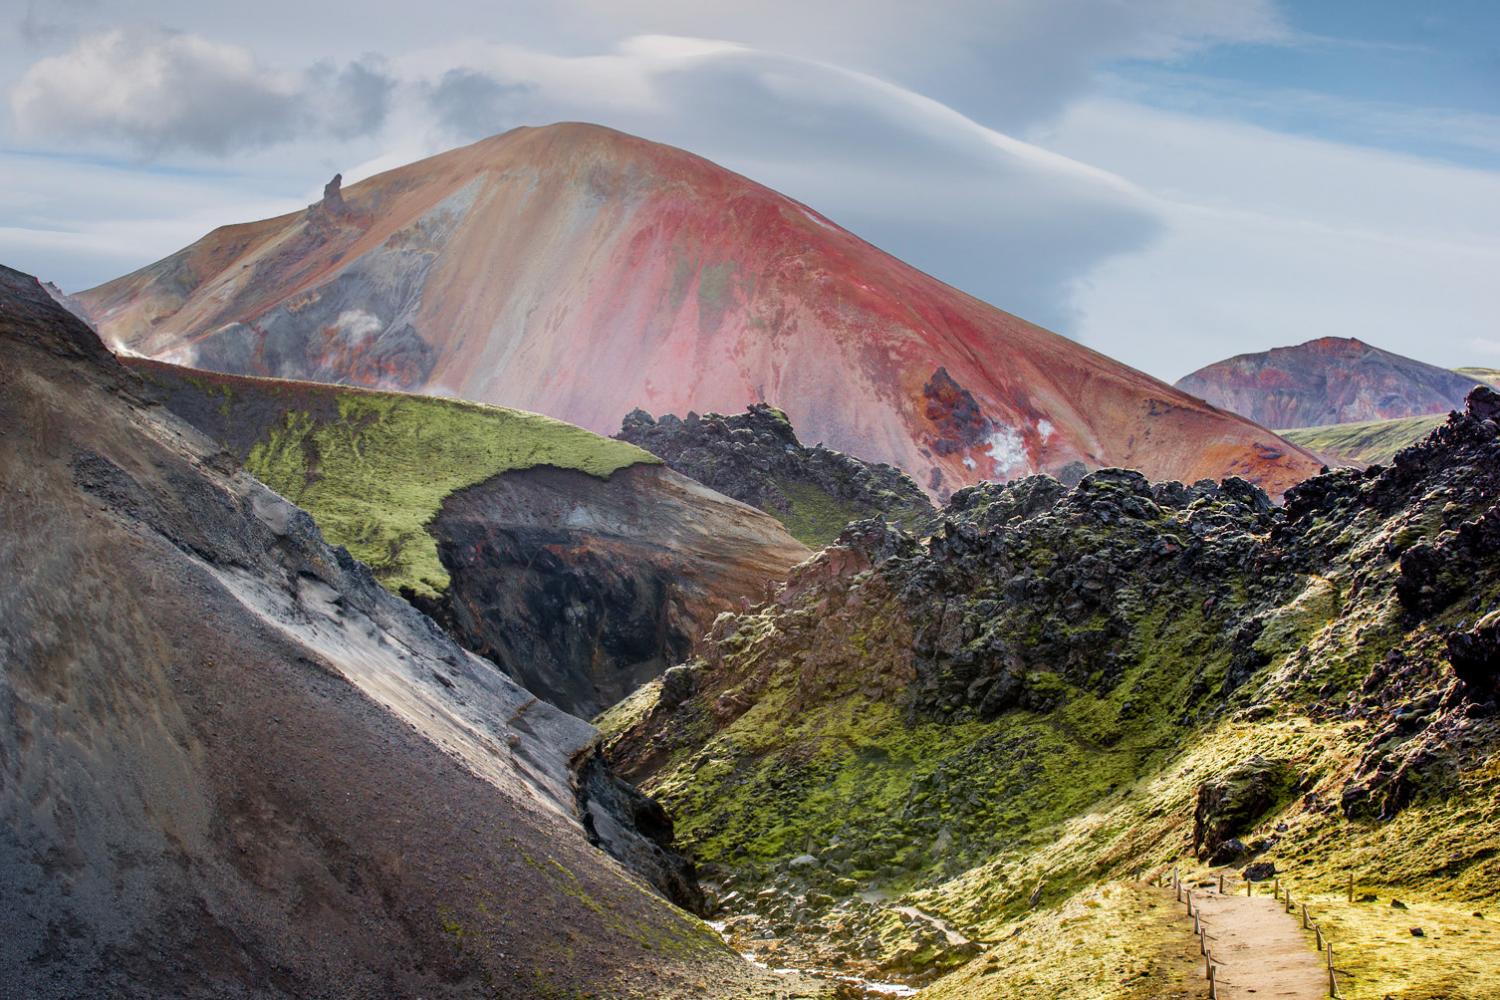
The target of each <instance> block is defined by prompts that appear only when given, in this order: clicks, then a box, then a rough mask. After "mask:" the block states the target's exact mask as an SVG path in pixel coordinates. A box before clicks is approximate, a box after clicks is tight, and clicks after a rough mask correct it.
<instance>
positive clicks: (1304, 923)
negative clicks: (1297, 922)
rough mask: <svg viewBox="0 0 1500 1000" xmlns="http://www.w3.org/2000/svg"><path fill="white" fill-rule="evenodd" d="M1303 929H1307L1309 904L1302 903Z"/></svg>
mask: <svg viewBox="0 0 1500 1000" xmlns="http://www.w3.org/2000/svg"><path fill="white" fill-rule="evenodd" d="M1302 929H1303V930H1307V904H1306V903H1303V904H1302Z"/></svg>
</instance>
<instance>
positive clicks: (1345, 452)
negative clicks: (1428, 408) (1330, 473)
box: [1281, 413, 1447, 469]
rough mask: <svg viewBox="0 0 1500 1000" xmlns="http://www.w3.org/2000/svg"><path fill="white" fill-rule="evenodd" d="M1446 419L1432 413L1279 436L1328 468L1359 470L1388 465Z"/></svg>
mask: <svg viewBox="0 0 1500 1000" xmlns="http://www.w3.org/2000/svg"><path fill="white" fill-rule="evenodd" d="M1446 419H1447V416H1446V414H1438V413H1434V414H1432V415H1430V416H1426V417H1398V418H1396V419H1394V420H1367V421H1363V422H1360V423H1353V424H1325V425H1324V426H1322V427H1299V428H1297V429H1295V430H1289V431H1282V432H1281V434H1282V436H1283V437H1285V438H1286V439H1287V440H1288V441H1293V442H1295V443H1297V444H1299V445H1301V446H1302V447H1304V448H1306V449H1307V450H1308V451H1310V452H1313V453H1314V454H1317V455H1321V456H1323V457H1324V458H1325V459H1327V460H1328V464H1330V465H1350V466H1353V467H1355V468H1357V469H1362V468H1364V467H1365V466H1368V465H1385V464H1388V463H1389V462H1390V461H1391V459H1393V458H1395V457H1396V453H1397V452H1398V451H1400V450H1401V449H1402V448H1409V447H1411V446H1412V445H1414V444H1416V443H1417V442H1418V441H1421V440H1422V439H1423V438H1425V437H1427V435H1428V434H1431V433H1432V432H1433V430H1435V429H1436V428H1437V427H1439V426H1440V425H1441V424H1442V423H1443V421H1444V420H1446Z"/></svg>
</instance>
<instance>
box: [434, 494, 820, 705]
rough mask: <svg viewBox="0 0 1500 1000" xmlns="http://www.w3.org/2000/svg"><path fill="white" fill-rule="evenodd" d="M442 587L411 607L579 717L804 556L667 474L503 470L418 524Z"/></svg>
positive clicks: (766, 521)
mask: <svg viewBox="0 0 1500 1000" xmlns="http://www.w3.org/2000/svg"><path fill="white" fill-rule="evenodd" d="M427 530H428V531H429V532H431V534H432V535H433V537H434V538H436V539H437V542H438V554H439V557H440V558H441V559H442V562H443V565H444V567H445V568H446V569H447V570H448V574H449V579H450V584H449V586H448V589H447V590H446V591H445V592H444V593H443V595H442V596H441V597H440V598H438V599H436V600H420V601H419V602H418V603H419V604H421V605H422V606H423V607H425V608H427V609H428V610H430V611H431V612H432V614H433V615H434V617H435V618H437V619H438V621H440V622H442V623H443V624H444V625H445V626H446V627H447V628H448V630H449V632H451V633H452V634H453V635H454V636H455V637H456V638H457V639H458V640H459V641H460V642H461V643H462V644H463V645H464V646H465V647H467V648H469V649H472V650H474V651H475V652H477V653H480V654H481V655H483V656H486V657H488V658H489V659H491V660H493V661H494V662H495V663H497V664H499V665H500V666H501V667H502V668H503V669H504V670H505V671H506V673H508V674H510V675H511V676H512V677H514V678H516V679H517V680H519V681H520V682H521V683H522V684H524V685H526V687H527V688H528V689H529V690H531V691H533V692H535V693H536V694H537V695H539V696H541V697H543V698H546V699H547V700H548V701H550V702H552V703H553V704H555V705H559V706H562V707H564V708H566V709H567V710H569V711H572V712H575V713H578V714H580V715H583V716H592V715H594V714H596V713H598V712H601V711H603V710H604V709H606V708H608V707H609V706H610V705H613V704H614V703H615V702H617V701H619V700H620V699H621V698H624V697H625V696H626V695H627V694H629V693H630V692H632V691H634V690H635V689H636V688H637V687H639V686H640V685H642V684H644V683H645V682H647V681H649V680H651V679H653V678H655V677H658V676H660V675H661V674H662V672H663V671H665V670H666V669H667V667H669V666H671V665H672V664H673V663H680V662H682V661H683V660H685V659H688V658H689V657H691V656H692V655H693V654H694V653H695V652H696V650H697V647H698V642H699V640H700V639H701V638H702V637H703V635H705V634H706V633H707V631H708V628H709V626H710V625H712V624H713V621H714V619H715V618H716V617H717V616H718V615H719V614H720V613H722V612H725V611H738V610H742V609H743V608H744V607H746V606H748V604H749V603H752V602H758V601H760V600H763V599H764V598H765V596H766V594H767V593H768V591H769V587H770V585H771V583H772V581H774V580H776V579H778V578H779V577H781V576H783V575H785V573H786V572H787V571H788V570H789V569H791V567H792V566H794V565H795V564H797V563H798V562H801V561H802V560H803V559H804V558H806V557H807V556H808V555H809V553H808V551H807V549H805V548H804V547H803V546H801V545H799V544H798V543H796V542H795V541H793V540H792V539H791V538H790V537H789V536H788V535H787V534H786V533H785V532H784V531H782V530H781V526H780V525H778V524H777V523H776V522H775V521H773V520H771V519H770V518H769V517H766V516H765V515H763V514H761V513H760V512H758V511H755V510H752V509H750V508H749V507H746V506H745V505H744V504H741V503H738V502H736V501H734V500H730V499H728V498H727V497H723V496H720V495H718V494H717V493H714V492H713V491H711V490H709V489H706V488H705V487H703V486H701V485H699V484H698V483H695V482H693V481H691V480H689V479H686V478H685V477H683V476H680V475H678V474H677V473H675V472H673V471H672V470H670V469H666V468H663V467H661V466H653V465H633V466H630V467H628V468H625V469H622V470H620V471H619V472H616V473H615V474H614V475H612V476H611V477H610V478H609V479H607V480H603V481H600V480H598V479H595V478H593V477H590V476H588V475H586V474H584V473H582V472H578V471H576V470H567V469H555V468H537V469H529V470H522V471H517V472H508V473H504V474H502V475H500V476H496V477H494V478H493V479H490V480H487V481H486V482H483V483H480V484H479V485H477V486H473V487H470V488H468V489H465V490H461V491H459V492H457V493H454V494H453V495H451V496H449V497H448V498H447V499H446V500H445V501H444V502H443V505H442V508H441V510H440V511H439V512H438V515H437V516H436V517H435V518H433V520H432V521H431V522H430V523H429V524H428V526H427Z"/></svg>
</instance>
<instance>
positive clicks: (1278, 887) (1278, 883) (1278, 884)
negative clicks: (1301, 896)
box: [1275, 876, 1281, 900]
mask: <svg viewBox="0 0 1500 1000" xmlns="http://www.w3.org/2000/svg"><path fill="white" fill-rule="evenodd" d="M1275 895H1276V898H1277V900H1280V899H1281V877H1280V876H1277V878H1276V893H1275Z"/></svg>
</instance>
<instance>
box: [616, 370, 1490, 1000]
mask: <svg viewBox="0 0 1500 1000" xmlns="http://www.w3.org/2000/svg"><path fill="white" fill-rule="evenodd" d="M1474 405H1475V412H1474V414H1473V415H1470V416H1463V417H1457V416H1456V417H1453V418H1451V419H1450V420H1449V421H1448V423H1446V424H1445V425H1444V426H1443V427H1442V428H1441V429H1439V431H1438V432H1436V433H1435V434H1434V435H1433V437H1432V438H1431V439H1430V440H1429V441H1428V442H1427V443H1425V444H1423V445H1422V446H1420V447H1417V448H1413V449H1408V450H1407V451H1405V452H1403V453H1402V454H1401V455H1400V456H1399V457H1398V458H1397V459H1396V461H1395V462H1394V464H1393V465H1392V466H1391V467H1389V468H1385V469H1381V470H1374V471H1372V472H1369V473H1364V472H1359V471H1355V470H1343V471H1339V472H1335V473H1332V474H1329V475H1325V476H1322V477H1319V478H1317V479H1314V480H1311V481H1309V482H1307V483H1305V484H1304V485H1303V486H1301V487H1298V488H1296V489H1294V490H1292V491H1291V492H1290V493H1289V495H1288V501H1287V505H1286V507H1285V508H1284V509H1277V508H1273V507H1272V506H1271V505H1270V504H1269V503H1268V502H1267V501H1266V499H1265V497H1264V495H1263V494H1261V493H1259V491H1257V490H1255V489H1253V488H1252V487H1249V486H1248V485H1247V484H1244V483H1240V482H1237V481H1233V480H1231V481H1227V482H1225V483H1223V484H1212V483H1202V484H1198V485H1196V486H1193V487H1183V486H1181V485H1180V484H1158V485H1151V484H1149V483H1147V482H1146V481H1145V480H1144V479H1142V478H1141V477H1139V476H1137V475H1135V474H1133V473H1124V472H1119V471H1105V472H1101V473H1095V474H1093V475H1091V476H1089V477H1087V478H1086V479H1085V480H1084V481H1083V483H1082V484H1080V485H1079V486H1078V487H1077V488H1076V489H1073V490H1071V491H1070V490H1067V489H1065V488H1063V487H1062V486H1061V485H1060V484H1058V483H1056V482H1055V481H1053V480H1049V479H1046V478H1045V477H1038V478H1033V479H1029V480H1023V481H1020V482H1017V483H1014V484H1010V485H1007V486H1003V487H1000V486H996V487H975V488H973V489H970V490H966V491H962V492H960V493H959V494H957V495H956V496H955V498H954V502H953V504H952V505H951V506H950V507H949V508H948V509H946V510H945V511H944V512H943V513H944V521H943V523H942V525H941V527H940V528H939V530H938V531H937V532H936V533H935V534H934V535H933V536H932V538H931V540H930V541H929V542H928V543H927V544H925V545H923V544H919V543H918V542H917V541H916V540H914V539H913V538H912V537H911V536H909V535H905V534H903V533H901V532H899V531H894V530H891V529H890V528H889V527H887V526H886V525H885V524H884V523H881V522H863V523H861V524H860V525H857V526H851V528H850V530H848V531H846V532H845V533H844V535H843V536H842V537H841V538H840V540H839V542H838V544H836V545H834V546H832V547H830V548H829V549H827V550H826V551H825V552H824V553H823V554H821V555H820V556H819V557H818V558H817V559H815V560H813V561H810V562H809V563H807V564H804V566H802V567H800V568H799V570H798V571H797V573H796V574H794V576H793V578H792V579H791V581H790V582H789V583H788V585H787V586H786V588H784V590H783V591H782V592H781V593H780V595H779V596H778V597H777V599H776V600H775V601H774V602H772V603H770V604H768V605H766V606H764V607H762V608H760V609H757V610H755V611H753V612H751V613H748V614H744V615H740V616H737V617H733V618H725V619H721V620H720V623H719V624H718V626H717V627H716V630H715V634H714V641H713V642H712V643H711V644H710V645H709V647H708V648H707V650H706V651H705V653H704V655H703V656H702V657H701V659H699V660H698V661H696V662H694V663H692V664H690V665H689V666H687V667H684V668H679V669H678V670H674V671H672V672H669V673H668V675H667V677H666V678H665V679H664V681H663V682H661V683H659V684H657V685H654V686H652V687H650V688H647V689H644V690H643V691H642V692H640V693H639V694H638V695H637V696H636V697H635V698H634V699H632V700H631V701H629V702H626V703H624V704H622V705H620V706H618V707H617V709H616V710H615V711H614V712H612V713H610V714H609V715H608V716H607V717H606V718H605V719H604V725H605V727H606V728H607V729H608V730H610V731H611V733H612V742H611V745H610V749H609V754H610V756H611V759H612V760H614V761H616V762H617V763H618V764H619V765H620V766H622V767H623V768H625V769H626V770H627V771H628V772H630V773H632V774H633V775H634V776H635V777H636V778H637V779H641V780H644V781H645V782H646V784H647V786H648V787H649V788H650V789H651V790H652V791H653V792H654V793H655V794H657V795H659V796H660V797H661V798H662V800H663V801H664V802H665V803H666V804H667V805H668V807H669V808H670V809H671V810H672V811H673V813H674V815H675V816H676V818H677V822H678V827H677V829H678V832H679V834H680V835H681V836H682V837H683V838H684V839H685V841H686V842H687V843H688V844H689V845H691V847H692V848H693V849H694V850H695V851H696V852H697V854H698V856H699V858H700V860H701V861H703V862H704V863H705V869H706V871H707V872H708V874H709V875H710V877H711V879H713V880H714V881H716V883H717V884H718V886H719V888H720V891H721V893H722V898H723V905H724V908H725V910H726V912H727V913H728V914H730V915H731V918H732V919H731V923H730V927H731V930H732V931H735V932H736V933H737V934H738V936H739V938H740V939H741V940H743V941H745V942H746V943H750V944H752V945H753V946H754V947H759V948H765V949H767V950H770V951H772V952H773V953H775V954H777V955H778V956H785V955H790V956H792V957H795V956H798V955H801V956H802V958H803V960H804V961H806V962H825V963H826V962H834V963H838V964H842V965H845V966H846V967H851V968H855V969H860V970H863V971H867V972H877V971H878V972H880V973H881V974H883V975H886V976H891V975H904V976H907V977H909V978H911V979H913V980H916V981H925V980H927V979H931V978H932V977H934V976H936V975H937V974H938V973H940V972H942V971H944V970H946V969H950V968H954V967H955V966H964V970H963V971H962V972H961V973H959V974H960V975H962V976H964V977H966V978H965V979H963V980H961V981H962V982H963V983H966V984H969V985H970V986H971V987H972V988H971V989H967V991H964V990H959V991H954V990H953V989H949V995H965V996H979V997H987V996H995V997H1000V996H1011V995H1015V993H1014V991H1015V990H1017V989H1022V988H1025V987H1026V985H1027V984H1026V982H1025V980H1024V978H1017V977H1018V976H1019V975H1020V974H1019V973H1014V972H1012V971H1007V968H999V969H998V970H996V969H991V970H990V972H989V974H987V975H984V976H977V975H976V973H975V971H974V967H973V963H974V962H983V961H985V958H984V956H983V955H980V956H978V957H975V952H976V950H980V949H982V948H983V945H982V944H978V942H988V941H997V940H1001V939H1006V938H1008V936H1009V935H1010V934H1011V933H1013V932H1014V931H1016V930H1017V929H1018V928H1019V927H1020V926H1021V925H1020V924H1018V923H1016V922H1017V921H1018V920H1023V919H1024V918H1025V916H1026V914H1028V913H1029V912H1030V905H1031V901H1032V898H1033V896H1035V897H1036V900H1037V904H1038V905H1039V906H1041V907H1044V908H1050V907H1055V906H1066V905H1074V904H1070V903H1069V901H1070V900H1075V899H1078V898H1081V897H1079V896H1078V894H1079V893H1084V892H1091V891H1093V890H1094V889H1095V888H1097V887H1099V886H1101V885H1103V884H1105V883H1107V882H1109V881H1110V880H1113V879H1118V878H1120V877H1123V876H1126V875H1128V874H1129V873H1131V872H1134V871H1135V870H1137V869H1140V868H1148V867H1151V866H1160V865H1165V864H1168V863H1173V862H1175V863H1179V864H1187V863H1200V864H1203V865H1207V864H1210V863H1217V864H1231V863H1232V864H1238V863H1242V862H1244V861H1246V860H1249V859H1255V860H1262V861H1270V862H1273V863H1275V864H1277V865H1278V866H1279V867H1280V868H1281V869H1283V870H1284V871H1287V872H1289V873H1291V874H1293V875H1294V876H1295V877H1296V878H1297V879H1298V880H1299V886H1305V887H1306V888H1307V889H1308V890H1323V891H1328V892H1332V891H1333V890H1334V889H1336V888H1337V887H1339V886H1342V885H1343V884H1344V881H1345V880H1346V879H1347V877H1348V876H1349V875H1350V874H1351V873H1352V874H1353V875H1354V876H1355V877H1356V879H1357V880H1358V881H1359V883H1360V885H1361V886H1363V887H1366V888H1367V889H1369V890H1371V891H1373V892H1376V893H1377V894H1379V893H1389V892H1392V891H1398V892H1400V893H1401V895H1402V898H1403V899H1405V900H1408V901H1413V902H1433V903H1434V904H1436V903H1437V902H1441V901H1448V902H1450V903H1455V904H1457V903H1463V904H1468V902H1469V901H1478V900H1485V899H1488V898H1491V897H1493V895H1494V894H1495V893H1496V892H1497V891H1500V852H1497V851H1496V850H1495V846H1494V845H1495V844H1496V843H1500V773H1497V772H1496V768H1495V764H1494V761H1495V754H1496V751H1497V749H1500V723H1497V720H1496V716H1495V707H1494V702H1495V698H1496V696H1497V694H1500V690H1497V686H1496V685H1497V649H1500V638H1497V630H1500V507H1497V501H1500V439H1497V433H1500V431H1497V425H1496V422H1495V419H1494V418H1495V416H1496V415H1497V414H1500V398H1497V397H1494V396H1493V395H1491V396H1490V397H1483V396H1480V397H1478V398H1477V401H1476V403H1475V404H1474ZM1195 813H1197V814H1198V815H1196V816H1195ZM1038 886H1040V890H1038ZM1480 905H1482V904H1480ZM908 909H909V910H910V911H911V912H915V913H919V914H925V915H926V916H924V918H923V919H922V920H914V919H910V913H909V912H907V910H908ZM933 916H935V917H937V918H939V919H941V920H944V921H946V922H947V924H948V926H949V927H950V928H952V930H953V931H954V935H953V936H947V935H943V934H934V933H933V932H932V927H933V926H934V925H933V924H932V923H931V921H930V920H929V919H927V918H928V917H933ZM1384 948H1385V944H1383V943H1381V942H1374V943H1367V945H1366V948H1365V951H1364V952H1363V954H1365V955H1366V958H1365V959H1364V961H1365V962H1366V969H1367V971H1366V972H1365V973H1361V974H1359V975H1364V976H1365V977H1366V978H1365V979H1363V980H1360V979H1358V976H1356V977H1355V980H1354V981H1356V982H1361V983H1363V984H1365V985H1366V986H1368V985H1369V984H1370V983H1376V984H1378V983H1379V976H1380V974H1379V972H1378V967H1379V965H1380V961H1379V959H1378V955H1379V954H1381V953H1383V949H1384ZM1497 971H1500V970H1497ZM1443 974H1444V975H1447V974H1448V973H1447V972H1444V973H1443ZM1434 975H1436V973H1434ZM1417 978H1419V979H1420V976H1417ZM956 982H957V981H956ZM1436 982H1437V979H1434V978H1433V977H1432V976H1429V977H1428V978H1427V980H1424V981H1423V982H1421V983H1408V984H1407V986H1408V988H1409V989H1410V990H1411V991H1412V992H1410V993H1409V994H1400V995H1411V996H1428V995H1438V994H1435V993H1432V992H1431V990H1429V992H1427V993H1423V992H1421V991H1422V990H1424V989H1428V988H1429V987H1431V989H1433V990H1435V989H1438V987H1437V986H1433V985H1432V984H1433V983H1436ZM1423 983H1425V984H1426V985H1423ZM1361 988H1364V987H1361ZM1370 988H1371V989H1374V988H1375V987H1370ZM1007 991H1010V992H1007ZM940 995H941V991H940ZM1057 995H1060V996H1061V995H1074V996H1083V995H1093V994H1088V993H1079V992H1076V991H1075V992H1072V993H1066V992H1065V993H1059V994H1057ZM1101 995H1102V994H1101ZM1120 995H1129V994H1128V993H1121V994H1120ZM1368 995H1378V994H1368ZM1453 995H1459V996H1469V995H1473V996H1480V995H1485V996H1490V995H1493V994H1492V993H1455V994H1453Z"/></svg>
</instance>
